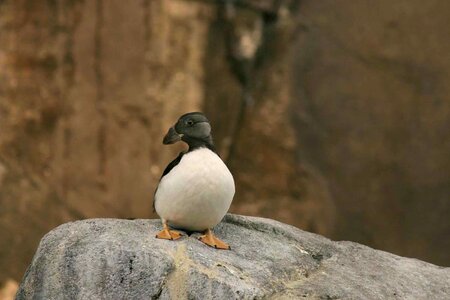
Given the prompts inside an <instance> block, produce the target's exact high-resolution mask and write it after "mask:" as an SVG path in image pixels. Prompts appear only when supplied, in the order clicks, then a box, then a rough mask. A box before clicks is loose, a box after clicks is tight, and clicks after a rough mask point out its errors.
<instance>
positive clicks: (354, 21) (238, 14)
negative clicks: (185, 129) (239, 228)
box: [0, 0, 450, 287]
mask: <svg viewBox="0 0 450 300" xmlns="http://www.w3.org/2000/svg"><path fill="white" fill-rule="evenodd" d="M449 19H450V1H440V0H428V1H419V0H398V1H391V0H378V1H369V0H351V1H349V0H348V1H344V0H321V1H314V0H302V1H300V0H299V1H295V0H222V1H214V0H130V1H126V2H125V1H120V0H90V1H88V0H84V1H83V0H0V284H3V285H5V286H6V287H8V286H9V287H11V286H14V282H18V281H20V279H21V277H22V276H23V274H24V272H25V269H26V267H27V265H28V264H29V263H30V261H31V258H32V256H33V254H34V251H35V250H36V247H37V245H38V243H39V240H40V239H41V238H42V236H43V235H44V234H45V233H46V232H48V231H49V230H51V229H52V228H54V227H55V226H57V225H59V224H61V223H64V222H69V221H73V220H79V219H84V218H98V217H101V218H155V217H156V215H155V214H154V213H153V212H152V197H153V191H154V189H155V187H156V184H157V182H158V179H159V177H160V175H161V173H162V170H163V169H164V167H165V166H166V164H167V163H169V162H170V161H171V160H172V159H173V158H174V157H175V156H176V155H177V153H178V152H179V151H180V150H182V149H183V145H181V144H180V145H176V146H172V147H167V146H163V145H162V143H161V141H162V137H163V136H164V134H165V133H166V131H167V129H168V128H169V127H170V126H171V125H172V124H173V123H174V122H175V121H176V120H177V118H178V117H179V115H181V114H183V113H185V112H190V111H203V112H205V113H206V114H207V116H208V117H209V119H210V121H211V123H212V126H213V130H214V137H215V141H216V144H217V146H218V150H219V152H220V154H221V156H222V157H223V158H224V160H225V161H226V162H227V164H228V166H229V167H230V169H231V170H232V172H233V174H234V176H235V180H236V184H237V194H236V197H235V200H234V202H233V205H232V208H231V211H232V212H234V213H239V214H246V215H254V216H263V217H268V218H273V219H276V220H279V221H282V222H285V223H288V224H292V225H294V226H297V227H299V228H301V229H304V230H308V231H311V232H316V233H319V234H322V235H325V236H327V237H329V238H332V239H335V240H351V241H356V242H360V243H363V244H366V245H369V246H371V247H374V248H377V249H382V250H386V251H390V252H393V253H396V254H399V255H402V256H409V257H416V258H419V259H422V260H425V261H428V262H432V263H435V264H438V265H443V266H449V265H450V199H449V198H450V138H449V132H450V84H449V83H450V26H449Z"/></svg>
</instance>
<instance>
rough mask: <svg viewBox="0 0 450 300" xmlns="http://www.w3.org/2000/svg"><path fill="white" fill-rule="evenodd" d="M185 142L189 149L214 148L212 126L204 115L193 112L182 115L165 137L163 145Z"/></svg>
mask: <svg viewBox="0 0 450 300" xmlns="http://www.w3.org/2000/svg"><path fill="white" fill-rule="evenodd" d="M178 141H184V142H185V143H187V144H188V145H189V148H191V149H192V148H195V147H201V146H206V147H208V148H211V147H213V142H212V137H211V125H210V124H209V121H208V119H207V118H206V117H205V115H204V114H202V113H200V112H191V113H187V114H184V115H182V116H181V117H180V118H179V119H178V121H177V123H176V124H175V125H174V126H172V127H171V128H170V129H169V131H168V132H167V134H166V135H165V136H164V139H163V144H165V145H168V144H174V143H176V142H178Z"/></svg>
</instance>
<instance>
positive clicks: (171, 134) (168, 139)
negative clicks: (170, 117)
mask: <svg viewBox="0 0 450 300" xmlns="http://www.w3.org/2000/svg"><path fill="white" fill-rule="evenodd" d="M182 137H183V135H182V134H179V133H178V132H176V130H175V128H174V127H170V129H169V131H168V132H167V134H166V135H165V136H164V139H163V144H164V145H169V144H173V143H176V142H178V141H181V138H182Z"/></svg>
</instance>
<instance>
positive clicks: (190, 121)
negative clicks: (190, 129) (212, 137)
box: [186, 120, 194, 126]
mask: <svg viewBox="0 0 450 300" xmlns="http://www.w3.org/2000/svg"><path fill="white" fill-rule="evenodd" d="M186 124H187V125H188V126H192V125H194V121H192V120H188V121H187V122H186Z"/></svg>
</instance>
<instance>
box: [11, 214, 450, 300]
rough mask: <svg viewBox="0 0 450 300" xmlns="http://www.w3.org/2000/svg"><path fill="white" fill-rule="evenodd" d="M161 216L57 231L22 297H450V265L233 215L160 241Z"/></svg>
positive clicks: (46, 241) (25, 283) (69, 225)
mask: <svg viewBox="0 0 450 300" xmlns="http://www.w3.org/2000/svg"><path fill="white" fill-rule="evenodd" d="M160 229H161V226H160V223H159V221H158V220H117V219H90V220H84V221H77V222H73V223H67V224H64V225H61V226H59V227H58V228H56V229H54V230H53V231H51V232H50V233H48V234H47V235H46V236H45V237H44V238H43V239H42V241H41V243H40V245H39V248H38V250H37V253H36V254H35V256H34V258H33V261H32V263H31V265H30V267H29V268H28V270H27V272H26V274H25V276H24V279H23V281H22V283H21V285H20V288H19V291H18V294H17V299H62V297H65V298H69V299H157V298H161V299H259V298H276V299H295V298H309V299H444V298H447V297H449V295H450V268H443V267H439V266H435V265H432V264H429V263H425V262H422V261H419V260H416V259H410V258H403V257H399V256H396V255H393V254H390V253H387V252H383V251H378V250H374V249H371V248H369V247H366V246H363V245H359V244H356V243H353V242H333V241H330V240H328V239H326V238H324V237H321V236H319V235H315V234H311V233H308V232H304V231H301V230H299V229H297V228H295V227H291V226H289V225H285V224H282V223H279V222H276V221H273V220H269V219H262V218H254V217H243V216H238V215H227V216H226V217H225V219H224V221H223V222H222V223H221V224H220V225H218V226H217V228H216V230H215V231H216V234H217V235H218V236H219V237H220V238H222V239H223V240H225V241H227V242H228V243H230V245H231V246H232V250H231V251H221V250H215V249H212V248H209V247H207V246H205V245H203V244H202V243H200V242H199V241H198V240H196V239H195V237H196V236H197V235H198V234H193V235H191V236H190V237H187V236H185V237H183V238H182V239H181V240H178V241H166V240H158V239H155V238H154V236H155V234H156V233H157V232H158V231H159V230H160Z"/></svg>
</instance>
